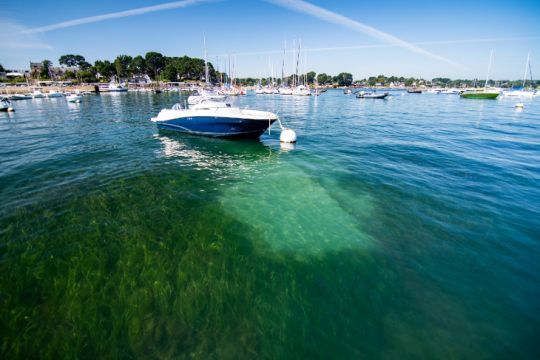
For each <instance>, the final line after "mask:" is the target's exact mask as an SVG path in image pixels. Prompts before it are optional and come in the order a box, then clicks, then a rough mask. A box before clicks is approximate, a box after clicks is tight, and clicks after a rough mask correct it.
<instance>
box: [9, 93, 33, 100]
mask: <svg viewBox="0 0 540 360" xmlns="http://www.w3.org/2000/svg"><path fill="white" fill-rule="evenodd" d="M31 98H32V95H30V94H22V95H20V94H13V95H10V96H9V100H28V99H31Z"/></svg>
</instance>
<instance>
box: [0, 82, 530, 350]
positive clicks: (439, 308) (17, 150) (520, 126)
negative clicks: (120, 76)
mask: <svg viewBox="0 0 540 360" xmlns="http://www.w3.org/2000/svg"><path fill="white" fill-rule="evenodd" d="M179 101H182V99H181V98H179V95H178V94H150V93H128V94H102V95H99V96H98V95H96V96H85V97H84V98H83V101H82V102H81V103H80V104H69V103H67V102H66V100H65V99H63V98H57V99H54V98H53V99H34V100H29V101H19V102H17V103H15V106H16V112H15V113H12V114H2V115H0V274H1V276H0V319H1V326H0V356H1V358H3V359H12V358H13V359H16V358H18V359H29V358H54V359H59V358H88V359H94V358H128V359H130V358H132V359H135V358H150V359H152V358H204V359H254V358H263V359H268V358H333V359H351V358H388V359H397V358H399V359H402V358H414V359H416V358H426V359H441V358H455V359H463V358H467V359H471V358H475V359H486V358H490V359H491V358H499V359H510V358H511V359H535V358H538V357H539V356H540V311H539V310H540V306H539V305H540V304H539V302H540V257H539V255H540V220H539V219H540V208H539V207H540V155H539V154H540V100H538V99H534V100H530V101H526V102H525V107H524V109H523V110H522V111H517V110H516V109H514V101H513V100H504V99H501V100H495V101H489V100H488V101H474V100H467V99H460V98H459V97H458V96H452V95H449V96H444V95H427V94H426V95H424V94H423V95H407V94H405V95H401V93H398V92H396V93H394V94H393V96H390V98H389V99H388V100H381V101H379V100H367V99H366V100H361V99H355V98H354V97H347V96H345V95H343V94H342V92H341V91H332V90H330V91H328V92H327V93H326V94H323V95H321V96H320V97H314V96H312V97H280V96H277V95H276V96H274V95H267V96H263V97H258V96H254V95H248V96H246V97H241V98H238V99H235V100H234V101H235V103H236V104H238V105H240V106H241V107H250V108H257V109H262V110H268V111H274V112H277V113H278V114H279V115H280V117H281V119H282V120H283V121H284V123H285V124H286V125H287V126H289V127H291V128H293V129H295V130H296V132H297V134H298V143H297V144H296V146H295V147H294V148H293V149H286V148H281V147H280V144H279V129H278V127H277V126H274V127H272V131H271V132H270V134H269V133H265V134H264V135H263V136H262V137H261V138H260V139H259V140H255V141H248V140H234V141H233V140H219V139H210V138H202V137H193V136H187V135H181V134H177V133H171V132H167V131H159V130H158V129H157V128H156V127H155V124H153V123H151V122H150V121H149V119H150V118H151V117H152V116H155V115H156V114H157V112H159V110H160V109H161V108H163V107H170V106H172V105H173V104H174V103H176V102H179Z"/></svg>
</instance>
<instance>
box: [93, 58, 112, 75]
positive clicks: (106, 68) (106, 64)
mask: <svg viewBox="0 0 540 360" xmlns="http://www.w3.org/2000/svg"><path fill="white" fill-rule="evenodd" d="M94 68H95V69H96V71H97V73H99V75H101V76H103V77H105V78H106V79H109V78H110V77H111V76H113V75H115V74H116V69H115V68H114V65H113V64H112V63H111V62H110V61H109V60H97V61H96V62H95V63H94Z"/></svg>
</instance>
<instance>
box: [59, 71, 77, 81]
mask: <svg viewBox="0 0 540 360" xmlns="http://www.w3.org/2000/svg"><path fill="white" fill-rule="evenodd" d="M76 78H77V75H76V74H75V72H73V71H71V70H68V71H66V72H65V73H64V75H62V79H63V80H73V79H76Z"/></svg>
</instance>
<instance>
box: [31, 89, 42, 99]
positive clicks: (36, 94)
mask: <svg viewBox="0 0 540 360" xmlns="http://www.w3.org/2000/svg"><path fill="white" fill-rule="evenodd" d="M32 97H33V98H34V99H42V98H44V97H45V94H43V93H42V92H41V91H40V90H34V91H33V92H32Z"/></svg>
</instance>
